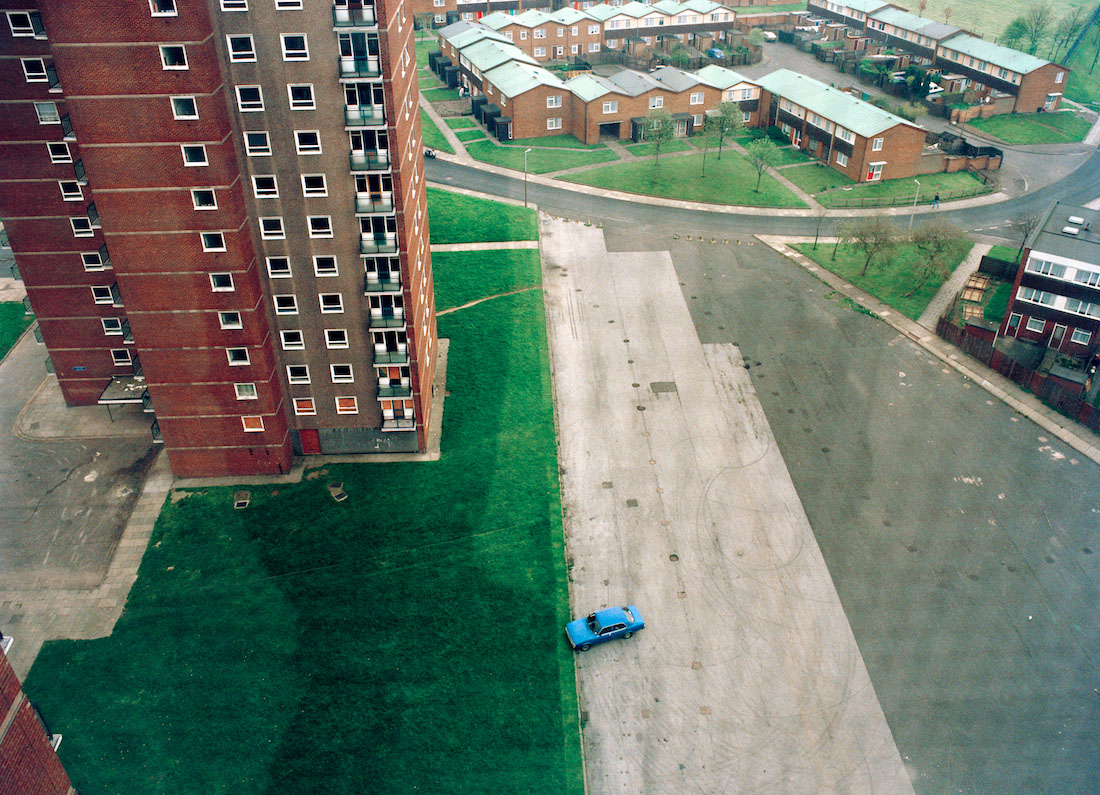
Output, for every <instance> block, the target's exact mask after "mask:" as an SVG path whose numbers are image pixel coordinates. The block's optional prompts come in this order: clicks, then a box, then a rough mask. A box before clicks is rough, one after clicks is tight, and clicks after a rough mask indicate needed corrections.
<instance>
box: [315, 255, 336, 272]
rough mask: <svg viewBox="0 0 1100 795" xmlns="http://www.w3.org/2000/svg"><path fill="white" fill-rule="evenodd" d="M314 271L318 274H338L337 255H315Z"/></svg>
mask: <svg viewBox="0 0 1100 795" xmlns="http://www.w3.org/2000/svg"><path fill="white" fill-rule="evenodd" d="M313 273H314V275H316V276H337V275H339V269H338V268H337V267H336V257H328V256H324V257H314V258H313Z"/></svg>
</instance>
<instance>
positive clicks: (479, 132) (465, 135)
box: [455, 127, 486, 142]
mask: <svg viewBox="0 0 1100 795" xmlns="http://www.w3.org/2000/svg"><path fill="white" fill-rule="evenodd" d="M455 137H456V138H458V140H460V141H463V142H466V141H480V140H481V139H482V138H485V137H486V135H485V131H484V130H483V129H481V128H480V127H474V128H473V129H471V130H455Z"/></svg>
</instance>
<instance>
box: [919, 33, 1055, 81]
mask: <svg viewBox="0 0 1100 795" xmlns="http://www.w3.org/2000/svg"><path fill="white" fill-rule="evenodd" d="M940 46H941V47H946V48H947V49H949V50H956V51H957V52H961V53H962V54H963V55H967V56H970V57H971V58H976V59H978V60H982V61H986V62H987V63H991V64H993V65H994V66H1000V67H1003V68H1005V69H1010V70H1012V71H1013V72H1019V73H1020V74H1024V75H1026V74H1028V73H1030V72H1034V71H1035V70H1036V69H1038V68H1039V67H1041V66H1046V65H1047V64H1049V63H1050V61H1044V60H1043V59H1042V58H1036V57H1035V56H1034V55H1028V54H1027V53H1026V52H1020V51H1019V50H1013V49H1011V48H1010V47H1003V46H1001V45H1000V44H994V43H993V42H991V41H986V40H985V39H979V38H978V37H977V36H971V35H970V34H969V33H960V34H959V35H958V36H952V37H951V38H949V39H947V40H946V41H943V42H940Z"/></svg>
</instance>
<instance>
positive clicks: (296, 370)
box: [286, 364, 310, 384]
mask: <svg viewBox="0 0 1100 795" xmlns="http://www.w3.org/2000/svg"><path fill="white" fill-rule="evenodd" d="M286 380H287V381H289V382H290V383H292V384H308V383H309V381H310V378H309V365H308V364H288V365H287V367H286Z"/></svg>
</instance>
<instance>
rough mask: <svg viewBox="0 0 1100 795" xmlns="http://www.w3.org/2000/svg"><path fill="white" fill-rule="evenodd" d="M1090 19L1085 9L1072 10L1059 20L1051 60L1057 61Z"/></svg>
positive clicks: (1055, 30) (1052, 42)
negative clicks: (1062, 51) (1060, 53)
mask: <svg viewBox="0 0 1100 795" xmlns="http://www.w3.org/2000/svg"><path fill="white" fill-rule="evenodd" d="M1088 21H1089V17H1087V16H1086V11H1085V9H1083V8H1071V9H1070V10H1069V11H1067V12H1066V14H1065V16H1063V17H1062V18H1061V19H1059V20H1058V26H1057V27H1056V28H1055V29H1054V37H1053V40H1052V41H1051V48H1050V55H1049V57H1050V60H1052V61H1057V60H1058V53H1059V52H1061V50H1062V48H1063V47H1065V46H1068V45H1069V41H1070V39H1072V38H1073V37H1074V36H1076V35H1077V34H1078V33H1079V32H1080V30H1081V26H1082V25H1085V24H1087V23H1088Z"/></svg>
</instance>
